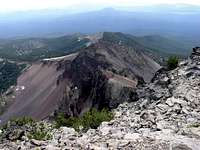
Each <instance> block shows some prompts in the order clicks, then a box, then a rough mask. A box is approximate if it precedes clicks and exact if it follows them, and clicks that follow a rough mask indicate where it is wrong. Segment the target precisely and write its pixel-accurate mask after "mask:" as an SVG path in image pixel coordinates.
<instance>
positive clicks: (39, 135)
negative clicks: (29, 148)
mask: <svg viewBox="0 0 200 150" xmlns="http://www.w3.org/2000/svg"><path fill="white" fill-rule="evenodd" d="M28 138H29V139H35V140H49V139H51V138H52V136H51V135H50V134H49V133H48V132H47V131H42V130H38V131H32V132H30V133H29V134H28Z"/></svg>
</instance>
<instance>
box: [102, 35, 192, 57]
mask: <svg viewBox="0 0 200 150" xmlns="http://www.w3.org/2000/svg"><path fill="white" fill-rule="evenodd" d="M104 38H105V39H106V40H109V41H115V42H121V43H125V44H127V45H129V46H132V47H135V46H136V45H140V46H142V47H144V48H145V50H147V51H151V52H155V53H157V54H158V55H161V56H169V55H179V56H188V55H189V53H190V46H188V45H186V44H184V42H179V41H176V40H172V39H168V38H165V37H162V36H158V35H150V36H141V37H137V36H133V35H130V34H122V33H120V32H118V33H114V32H113V33H110V32H107V33H105V34H104Z"/></svg>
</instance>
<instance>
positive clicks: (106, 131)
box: [0, 48, 200, 150]
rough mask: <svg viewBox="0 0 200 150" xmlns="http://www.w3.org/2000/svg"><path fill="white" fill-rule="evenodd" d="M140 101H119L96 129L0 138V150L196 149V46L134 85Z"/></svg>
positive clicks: (199, 57)
mask: <svg viewBox="0 0 200 150" xmlns="http://www.w3.org/2000/svg"><path fill="white" fill-rule="evenodd" d="M137 93H138V95H139V101H137V102H133V103H123V104H121V105H119V106H118V108H117V109H115V110H113V111H114V113H115V117H114V119H113V120H112V121H110V122H103V123H102V125H101V126H100V127H99V128H98V129H89V130H88V131H87V132H86V133H78V132H76V131H75V130H74V129H72V128H67V127H61V128H59V129H54V130H53V131H52V132H51V133H52V136H53V138H52V139H51V140H46V141H37V140H29V139H28V138H26V137H23V138H22V139H21V140H16V141H12V142H11V141H9V140H5V141H4V142H3V143H1V144H0V148H1V149H5V150H6V149H9V150H12V149H13V150H14V149H49V150H57V149H58V150H59V149H95V150H96V149H133V150H200V49H198V48H195V49H194V52H193V54H192V55H191V57H190V59H188V60H185V61H182V62H180V64H179V66H178V68H177V69H175V70H173V71H168V72H166V71H161V72H160V73H158V74H157V75H156V77H155V78H154V80H153V82H152V83H150V84H146V85H144V86H141V87H139V88H138V90H137Z"/></svg>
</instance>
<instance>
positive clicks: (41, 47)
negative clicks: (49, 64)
mask: <svg viewBox="0 0 200 150" xmlns="http://www.w3.org/2000/svg"><path fill="white" fill-rule="evenodd" d="M99 35H100V34H95V35H81V34H74V35H68V36H62V37H56V38H27V39H15V40H0V55H1V57H3V58H7V59H13V60H20V61H36V60H39V59H43V58H49V57H58V56H63V55H67V54H70V53H73V52H76V51H79V50H81V49H83V48H85V47H87V46H88V45H90V44H91V43H93V42H95V40H96V39H95V38H98V36H99ZM102 38H103V39H104V40H106V41H110V42H117V43H121V44H127V45H128V46H131V47H133V48H138V47H144V50H145V51H150V52H152V53H155V54H157V55H159V56H164V57H165V56H168V55H179V56H187V55H188V54H189V52H190V51H189V50H190V47H189V46H188V45H186V44H184V42H179V41H176V40H172V39H168V38H165V37H162V36H157V35H151V36H139V37H138V36H133V35H130V34H123V33H120V32H104V33H103V37H102Z"/></svg>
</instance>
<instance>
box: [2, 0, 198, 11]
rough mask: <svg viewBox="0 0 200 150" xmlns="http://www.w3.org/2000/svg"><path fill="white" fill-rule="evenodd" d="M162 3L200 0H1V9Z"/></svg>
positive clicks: (70, 7)
mask: <svg viewBox="0 0 200 150" xmlns="http://www.w3.org/2000/svg"><path fill="white" fill-rule="evenodd" d="M160 3H169V4H174V3H186V4H195V5H200V0H0V11H1V12H2V11H3V12H10V11H24V10H34V9H51V8H69V9H72V8H73V9H81V8H83V9H87V8H88V9H91V8H102V7H131V6H135V5H152V4H160Z"/></svg>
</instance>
